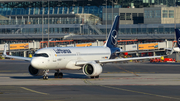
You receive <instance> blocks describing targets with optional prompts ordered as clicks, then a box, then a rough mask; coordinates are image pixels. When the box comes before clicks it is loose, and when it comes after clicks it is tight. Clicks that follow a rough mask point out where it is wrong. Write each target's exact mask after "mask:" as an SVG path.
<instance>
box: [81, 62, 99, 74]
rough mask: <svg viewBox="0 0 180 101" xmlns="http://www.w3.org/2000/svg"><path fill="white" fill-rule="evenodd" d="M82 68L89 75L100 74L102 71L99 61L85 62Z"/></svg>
mask: <svg viewBox="0 0 180 101" xmlns="http://www.w3.org/2000/svg"><path fill="white" fill-rule="evenodd" d="M82 70H83V73H84V74H85V75H87V76H99V75H100V74H101V73H102V67H101V65H100V64H97V63H88V64H85V65H84V66H83V69H82Z"/></svg>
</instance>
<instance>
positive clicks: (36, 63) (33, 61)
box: [31, 58, 39, 69]
mask: <svg viewBox="0 0 180 101" xmlns="http://www.w3.org/2000/svg"><path fill="white" fill-rule="evenodd" d="M31 65H32V66H33V67H34V68H36V69H39V61H38V60H37V59H35V58H33V59H32V60H31Z"/></svg>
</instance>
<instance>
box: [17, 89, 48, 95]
mask: <svg viewBox="0 0 180 101" xmlns="http://www.w3.org/2000/svg"><path fill="white" fill-rule="evenodd" d="M20 88H22V89H24V90H27V91H30V92H34V93H37V94H43V95H48V93H43V92H38V91H35V90H32V89H28V88H26V87H20Z"/></svg>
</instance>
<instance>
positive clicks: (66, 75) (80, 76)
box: [10, 73, 89, 79]
mask: <svg viewBox="0 0 180 101" xmlns="http://www.w3.org/2000/svg"><path fill="white" fill-rule="evenodd" d="M63 74H64V75H63V79H88V78H89V77H87V76H86V75H83V74H70V73H63ZM10 78H13V79H42V78H43V76H12V77H10ZM48 78H54V75H48ZM57 79H58V78H57ZM59 79H60V78H59Z"/></svg>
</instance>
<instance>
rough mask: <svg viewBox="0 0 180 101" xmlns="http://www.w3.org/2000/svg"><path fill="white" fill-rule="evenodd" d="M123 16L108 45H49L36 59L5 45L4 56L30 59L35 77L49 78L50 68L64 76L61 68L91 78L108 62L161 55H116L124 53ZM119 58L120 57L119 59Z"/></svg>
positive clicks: (116, 20) (99, 72)
mask: <svg viewBox="0 0 180 101" xmlns="http://www.w3.org/2000/svg"><path fill="white" fill-rule="evenodd" d="M119 18H120V16H116V17H115V20H114V23H113V25H112V27H111V30H110V32H109V35H108V39H107V40H106V43H105V44H104V46H94V47H93V46H91V47H47V48H42V49H39V50H38V51H36V52H35V54H34V55H33V57H32V58H28V57H19V56H10V55H7V54H6V46H7V45H5V46H4V52H3V55H4V56H5V57H7V58H14V59H21V60H26V61H30V65H29V68H28V69H29V73H30V74H31V75H33V76H43V79H44V80H47V79H48V75H47V74H48V71H49V70H56V71H57V72H55V73H54V77H55V78H62V77H63V73H62V72H60V70H75V69H77V70H80V69H81V70H82V72H83V73H84V74H85V75H86V76H88V77H90V78H99V75H100V74H101V73H102V70H103V68H102V65H103V64H104V63H110V62H118V61H128V60H140V59H150V58H160V56H147V57H134V58H116V57H117V55H118V53H121V52H123V51H122V50H121V49H120V48H118V47H116V46H117V35H118V29H119ZM115 58H116V59H115Z"/></svg>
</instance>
